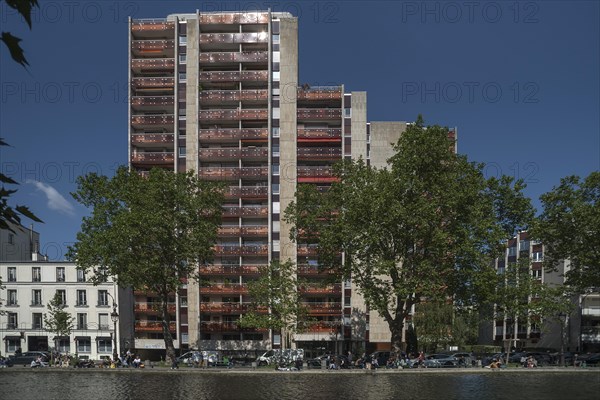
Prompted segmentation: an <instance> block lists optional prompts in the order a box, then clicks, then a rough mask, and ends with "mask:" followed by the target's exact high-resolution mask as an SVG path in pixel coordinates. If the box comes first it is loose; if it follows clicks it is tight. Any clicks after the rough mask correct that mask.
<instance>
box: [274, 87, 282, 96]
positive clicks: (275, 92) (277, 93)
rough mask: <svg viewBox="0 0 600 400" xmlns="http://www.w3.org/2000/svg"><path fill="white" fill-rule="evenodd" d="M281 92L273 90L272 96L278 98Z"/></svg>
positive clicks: (277, 89)
mask: <svg viewBox="0 0 600 400" xmlns="http://www.w3.org/2000/svg"><path fill="white" fill-rule="evenodd" d="M280 93H281V90H280V89H279V88H273V96H279V94H280Z"/></svg>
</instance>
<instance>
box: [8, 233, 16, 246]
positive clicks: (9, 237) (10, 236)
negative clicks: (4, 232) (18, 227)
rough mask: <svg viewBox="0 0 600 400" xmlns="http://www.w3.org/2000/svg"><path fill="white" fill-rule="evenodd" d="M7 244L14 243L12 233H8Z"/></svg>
mask: <svg viewBox="0 0 600 400" xmlns="http://www.w3.org/2000/svg"><path fill="white" fill-rule="evenodd" d="M8 244H15V235H14V234H12V233H9V234H8Z"/></svg>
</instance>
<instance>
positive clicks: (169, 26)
mask: <svg viewBox="0 0 600 400" xmlns="http://www.w3.org/2000/svg"><path fill="white" fill-rule="evenodd" d="M131 32H132V33H134V34H135V35H140V34H141V35H144V34H152V33H161V34H164V35H169V34H170V36H173V34H174V32H175V22H172V21H171V22H167V21H165V20H154V21H151V20H145V21H132V22H131Z"/></svg>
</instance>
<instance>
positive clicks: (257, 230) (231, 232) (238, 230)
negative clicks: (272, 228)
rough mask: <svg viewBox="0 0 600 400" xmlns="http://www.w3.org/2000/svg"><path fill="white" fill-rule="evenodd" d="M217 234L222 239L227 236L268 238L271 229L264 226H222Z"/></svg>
mask: <svg viewBox="0 0 600 400" xmlns="http://www.w3.org/2000/svg"><path fill="white" fill-rule="evenodd" d="M217 234H218V235H219V236H221V237H227V236H267V235H268V234H269V227H268V226H266V225H264V226H261V225H252V226H250V225H246V226H220V227H219V229H218V231H217Z"/></svg>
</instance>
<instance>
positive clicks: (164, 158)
mask: <svg viewBox="0 0 600 400" xmlns="http://www.w3.org/2000/svg"><path fill="white" fill-rule="evenodd" d="M174 160H175V156H174V153H172V152H146V153H133V154H132V155H131V161H132V162H136V163H143V162H147V163H156V164H162V163H172V162H173V161H174Z"/></svg>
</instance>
